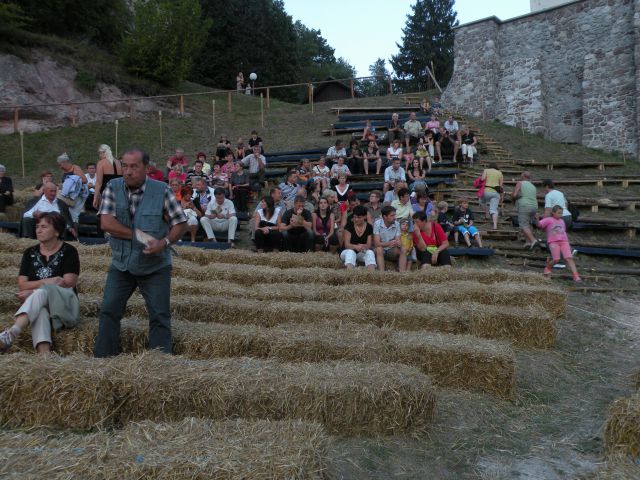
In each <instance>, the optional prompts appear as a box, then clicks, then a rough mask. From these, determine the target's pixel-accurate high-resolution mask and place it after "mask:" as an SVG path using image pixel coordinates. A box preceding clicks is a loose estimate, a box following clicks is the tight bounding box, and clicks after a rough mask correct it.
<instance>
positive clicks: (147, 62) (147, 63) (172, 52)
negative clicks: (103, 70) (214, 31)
mask: <svg viewBox="0 0 640 480" xmlns="http://www.w3.org/2000/svg"><path fill="white" fill-rule="evenodd" d="M134 10H135V15H134V24H133V28H132V31H131V33H130V34H129V35H128V36H127V37H126V38H125V39H124V41H123V42H122V46H121V49H120V50H121V56H122V60H123V62H124V64H125V66H126V68H127V69H128V70H129V71H130V72H131V73H135V74H139V75H142V76H145V77H148V78H151V79H153V80H155V81H157V82H159V83H161V84H163V85H168V86H176V85H178V84H179V83H180V82H181V81H183V80H185V79H186V78H187V76H188V75H189V74H190V73H191V69H192V66H193V61H194V58H195V57H196V55H197V54H198V53H199V52H200V49H201V48H202V46H203V44H204V41H205V39H206V33H207V31H208V29H209V26H210V24H211V21H210V20H208V19H207V20H203V19H202V15H201V9H200V4H199V2H198V0H138V1H137V2H135V3H134Z"/></svg>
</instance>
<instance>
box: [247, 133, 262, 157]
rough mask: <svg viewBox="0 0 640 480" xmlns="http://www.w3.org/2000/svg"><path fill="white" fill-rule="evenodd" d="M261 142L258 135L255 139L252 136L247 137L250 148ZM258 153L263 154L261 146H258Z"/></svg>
mask: <svg viewBox="0 0 640 480" xmlns="http://www.w3.org/2000/svg"><path fill="white" fill-rule="evenodd" d="M261 143H262V139H261V138H260V137H258V138H256V139H255V140H254V139H253V137H252V138H250V139H249V146H250V147H251V148H253V147H255V146H256V145H260V144H261ZM260 154H261V155H264V148H263V147H262V146H260Z"/></svg>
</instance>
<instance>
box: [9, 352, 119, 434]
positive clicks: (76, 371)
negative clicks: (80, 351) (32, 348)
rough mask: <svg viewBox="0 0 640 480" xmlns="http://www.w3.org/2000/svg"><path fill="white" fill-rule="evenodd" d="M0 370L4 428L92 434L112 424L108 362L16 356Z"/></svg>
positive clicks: (11, 356)
mask: <svg viewBox="0 0 640 480" xmlns="http://www.w3.org/2000/svg"><path fill="white" fill-rule="evenodd" d="M0 365H1V367H0V405H2V408H0V423H2V424H3V425H7V426H10V427H22V426H30V427H40V426H50V427H55V428H71V429H76V430H89V429H92V428H96V427H101V426H108V425H110V424H111V423H112V419H111V418H110V416H111V415H112V413H113V410H114V398H113V393H112V387H113V384H112V381H111V379H110V378H109V371H108V365H109V361H103V362H91V361H89V360H88V359H86V358H85V357H83V356H79V355H73V356H70V357H66V358H56V357H53V358H43V357H39V356H34V355H26V354H22V353H16V354H12V355H2V356H1V357H0Z"/></svg>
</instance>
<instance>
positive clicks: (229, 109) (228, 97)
mask: <svg viewBox="0 0 640 480" xmlns="http://www.w3.org/2000/svg"><path fill="white" fill-rule="evenodd" d="M227 112H229V113H231V92H229V94H228V95H227Z"/></svg>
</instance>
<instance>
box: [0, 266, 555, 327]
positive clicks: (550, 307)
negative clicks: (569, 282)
mask: <svg viewBox="0 0 640 480" xmlns="http://www.w3.org/2000/svg"><path fill="white" fill-rule="evenodd" d="M14 275H15V271H13V270H11V269H3V270H0V285H2V286H4V285H8V286H13V285H15V276H14ZM104 282H105V274H104V273H99V272H98V273H94V272H87V273H83V274H82V275H81V276H80V278H79V281H78V291H79V292H80V293H91V294H98V293H102V292H103V291H104ZM213 289H214V287H213V286H212V285H211V284H210V283H208V282H198V281H194V280H190V279H188V278H187V279H185V278H179V279H174V281H173V283H172V286H171V291H172V293H173V294H174V295H207V296H209V295H211V294H212V293H213ZM219 293H220V294H221V295H223V296H224V297H227V298H247V299H252V300H270V301H305V302H306V301H323V302H333V303H337V302H340V303H352V302H353V301H354V299H356V300H357V301H358V302H366V303H374V304H396V303H403V302H416V303H427V304H436V303H464V302H476V303H482V304H487V305H510V306H513V307H526V306H529V305H536V306H539V307H540V308H544V309H545V310H547V311H548V312H549V313H550V314H551V315H553V316H555V317H562V316H564V314H565V310H566V293H565V292H563V291H561V290H558V289H555V288H551V287H548V286H544V285H521V284H514V283H512V282H508V283H507V282H500V283H494V284H492V285H481V284H478V283H477V282H469V281H456V282H446V283H441V284H437V285H435V286H433V287H429V286H425V288H422V289H417V288H416V289H413V288H407V287H406V286H404V285H383V286H380V285H350V286H349V287H336V286H332V285H325V284H300V285H297V286H296V288H291V285H290V284H287V283H265V284H257V285H252V286H251V287H246V286H244V285H240V284H237V283H225V284H224V286H221V292H219Z"/></svg>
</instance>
